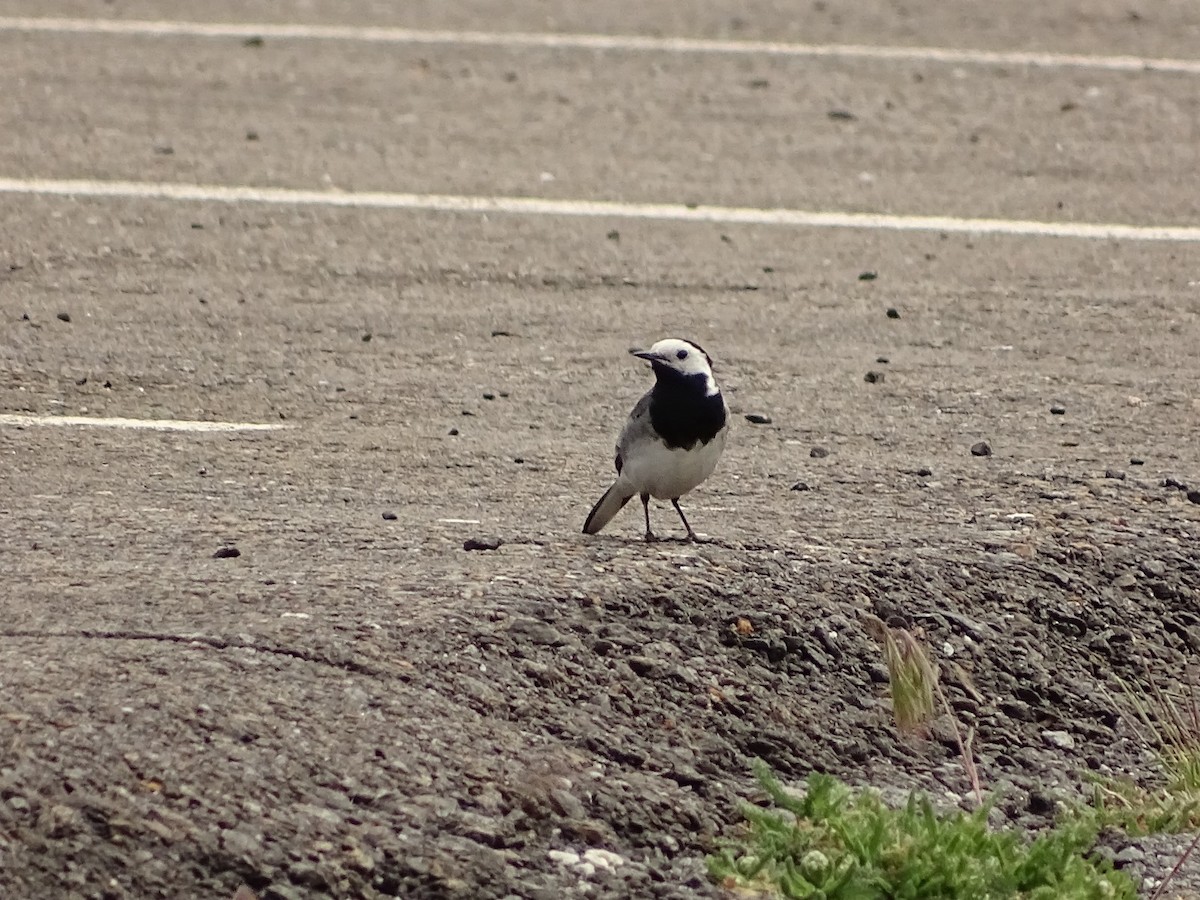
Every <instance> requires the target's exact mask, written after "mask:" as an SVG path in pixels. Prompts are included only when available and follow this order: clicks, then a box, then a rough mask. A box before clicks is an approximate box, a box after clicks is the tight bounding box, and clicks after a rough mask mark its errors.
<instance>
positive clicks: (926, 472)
mask: <svg viewBox="0 0 1200 900" xmlns="http://www.w3.org/2000/svg"><path fill="white" fill-rule="evenodd" d="M932 474H933V469H930V468H928V467H927V466H921V468H919V469H917V471H916V475H917V477H918V478H928V477H929V476H930V475H932Z"/></svg>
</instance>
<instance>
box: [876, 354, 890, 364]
mask: <svg viewBox="0 0 1200 900" xmlns="http://www.w3.org/2000/svg"><path fill="white" fill-rule="evenodd" d="M875 362H877V363H879V364H880V365H884V366H886V365H887V364H888V363H890V362H891V360H890V359H888V358H887V357H886V356H877V357H875Z"/></svg>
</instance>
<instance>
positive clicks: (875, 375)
mask: <svg viewBox="0 0 1200 900" xmlns="http://www.w3.org/2000/svg"><path fill="white" fill-rule="evenodd" d="M883 378H884V375H883V373H882V372H876V371H874V370H872V371H870V372H868V373H867V374H866V375H864V376H863V381H865V382H866V383H867V384H882V383H883Z"/></svg>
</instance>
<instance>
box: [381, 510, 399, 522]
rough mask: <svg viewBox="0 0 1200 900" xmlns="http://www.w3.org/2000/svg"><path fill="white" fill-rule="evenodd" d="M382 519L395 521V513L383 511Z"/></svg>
mask: <svg viewBox="0 0 1200 900" xmlns="http://www.w3.org/2000/svg"><path fill="white" fill-rule="evenodd" d="M383 520H384V521H385V522H395V521H396V514H395V513H394V512H385V513H384V514H383Z"/></svg>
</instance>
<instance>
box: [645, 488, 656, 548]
mask: <svg viewBox="0 0 1200 900" xmlns="http://www.w3.org/2000/svg"><path fill="white" fill-rule="evenodd" d="M642 509H643V510H644V511H645V513H646V543H649V542H650V541H653V540H656V538H655V537H654V532H653V531H651V530H650V495H649V494H642Z"/></svg>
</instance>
